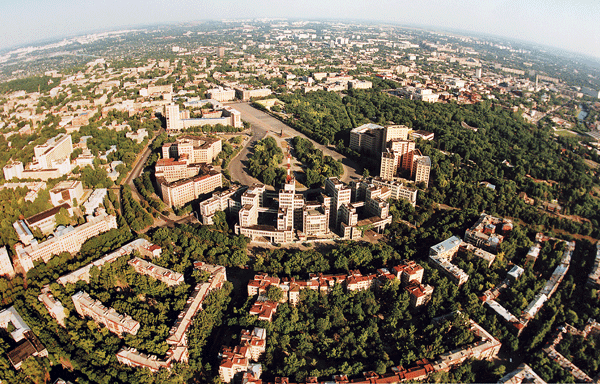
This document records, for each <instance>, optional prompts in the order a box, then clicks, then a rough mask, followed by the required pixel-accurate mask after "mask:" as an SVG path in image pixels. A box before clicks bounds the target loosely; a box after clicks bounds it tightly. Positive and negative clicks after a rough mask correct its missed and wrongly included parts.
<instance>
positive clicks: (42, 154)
mask: <svg viewBox="0 0 600 384" xmlns="http://www.w3.org/2000/svg"><path fill="white" fill-rule="evenodd" d="M33 153H34V156H35V160H36V162H37V163H38V164H39V166H40V168H42V169H50V168H54V167H55V165H54V164H53V163H54V162H57V161H59V160H64V159H68V158H69V156H71V153H73V142H72V140H71V135H65V134H64V133H61V134H59V135H58V136H55V137H53V138H51V139H48V141H46V143H45V144H42V145H36V146H35V147H34V148H33Z"/></svg>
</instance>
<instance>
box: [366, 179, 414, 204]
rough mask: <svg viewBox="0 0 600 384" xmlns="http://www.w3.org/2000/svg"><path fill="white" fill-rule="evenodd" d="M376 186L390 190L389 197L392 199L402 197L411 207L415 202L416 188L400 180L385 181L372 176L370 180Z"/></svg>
mask: <svg viewBox="0 0 600 384" xmlns="http://www.w3.org/2000/svg"><path fill="white" fill-rule="evenodd" d="M370 182H371V183H373V184H374V185H376V186H379V187H387V188H388V189H389V190H390V198H391V199H394V200H399V199H404V200H406V201H408V202H409V203H410V204H411V205H412V206H413V207H414V206H416V204H417V192H418V189H416V188H411V187H409V186H407V185H406V184H405V183H404V182H402V181H387V180H382V179H381V178H377V177H374V178H372V179H371V181H370Z"/></svg>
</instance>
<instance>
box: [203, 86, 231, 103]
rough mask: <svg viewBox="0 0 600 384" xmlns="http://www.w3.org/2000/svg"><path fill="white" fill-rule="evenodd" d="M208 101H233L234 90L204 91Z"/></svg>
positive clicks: (216, 89)
mask: <svg viewBox="0 0 600 384" xmlns="http://www.w3.org/2000/svg"><path fill="white" fill-rule="evenodd" d="M206 93H207V95H208V98H209V99H215V100H217V101H220V102H223V101H231V100H233V99H235V90H234V89H231V88H223V87H219V88H213V89H209V90H208V91H206Z"/></svg>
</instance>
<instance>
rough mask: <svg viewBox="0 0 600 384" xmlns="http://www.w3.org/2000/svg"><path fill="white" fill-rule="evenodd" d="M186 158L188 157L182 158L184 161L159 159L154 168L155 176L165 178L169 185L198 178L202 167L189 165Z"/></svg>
mask: <svg viewBox="0 0 600 384" xmlns="http://www.w3.org/2000/svg"><path fill="white" fill-rule="evenodd" d="M186 157H187V156H186V155H183V156H181V158H184V160H179V161H177V160H175V159H171V158H169V159H159V160H158V161H157V162H156V164H155V166H154V176H155V177H156V178H159V177H161V178H164V179H165V180H166V181H167V182H169V183H170V182H173V181H177V180H181V179H187V178H190V177H194V176H196V175H197V174H198V173H199V172H200V167H199V166H198V165H192V164H189V162H188V161H187V158H186Z"/></svg>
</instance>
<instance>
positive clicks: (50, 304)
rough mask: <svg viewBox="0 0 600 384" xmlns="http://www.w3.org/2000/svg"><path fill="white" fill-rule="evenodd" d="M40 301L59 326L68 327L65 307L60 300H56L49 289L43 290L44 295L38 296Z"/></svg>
mask: <svg viewBox="0 0 600 384" xmlns="http://www.w3.org/2000/svg"><path fill="white" fill-rule="evenodd" d="M38 300H39V301H41V302H42V304H44V307H46V309H47V310H48V313H49V314H50V316H52V317H53V318H54V319H56V321H57V322H58V324H60V325H61V326H63V327H66V326H67V325H66V318H67V314H66V312H65V307H63V305H62V303H61V302H60V301H59V300H56V299H55V298H54V296H52V294H51V293H50V289H49V288H44V289H42V293H41V294H40V295H39V296H38Z"/></svg>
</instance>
